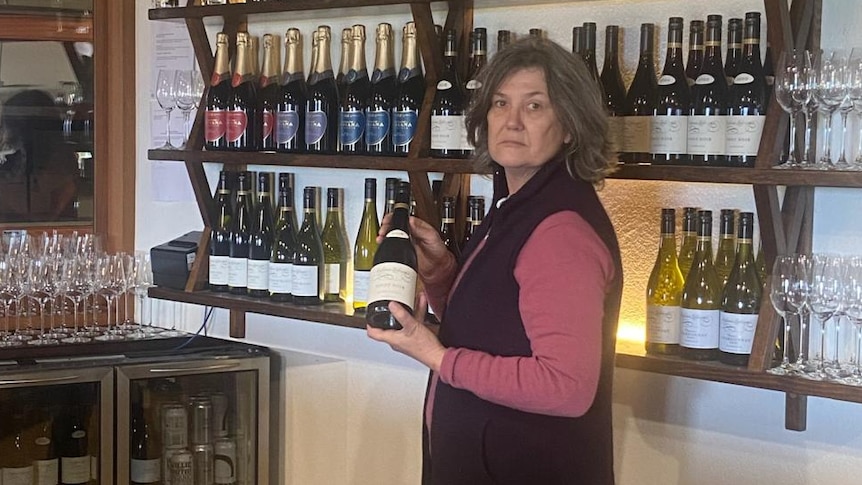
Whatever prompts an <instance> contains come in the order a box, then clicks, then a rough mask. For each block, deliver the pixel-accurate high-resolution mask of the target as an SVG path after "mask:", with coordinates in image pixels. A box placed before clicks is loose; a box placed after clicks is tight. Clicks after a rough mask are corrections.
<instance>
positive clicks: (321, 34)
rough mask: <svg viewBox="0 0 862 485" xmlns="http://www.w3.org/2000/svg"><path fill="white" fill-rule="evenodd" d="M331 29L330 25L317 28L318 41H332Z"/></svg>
mask: <svg viewBox="0 0 862 485" xmlns="http://www.w3.org/2000/svg"><path fill="white" fill-rule="evenodd" d="M330 32H331V29H330V28H329V26H328V25H321V26H319V27H317V40H318V41H319V42H320V41H324V40H326V41H328V40H330V39H332V34H331V33H330Z"/></svg>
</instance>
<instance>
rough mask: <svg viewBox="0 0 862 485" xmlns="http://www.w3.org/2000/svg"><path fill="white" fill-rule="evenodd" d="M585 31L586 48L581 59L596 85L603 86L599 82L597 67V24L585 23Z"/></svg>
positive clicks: (584, 47)
mask: <svg viewBox="0 0 862 485" xmlns="http://www.w3.org/2000/svg"><path fill="white" fill-rule="evenodd" d="M583 29H584V30H583V35H584V46H583V51H582V52H581V57H582V58H583V59H584V63H585V64H586V65H587V71H589V72H590V76H592V77H593V79H594V80H595V81H596V83H599V84H601V83H600V80H599V69H598V67H596V23H595V22H584V25H583Z"/></svg>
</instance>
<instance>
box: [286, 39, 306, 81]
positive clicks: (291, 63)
mask: <svg viewBox="0 0 862 485" xmlns="http://www.w3.org/2000/svg"><path fill="white" fill-rule="evenodd" d="M284 49H285V54H284V71H283V72H282V73H283V74H284V77H285V79H287V78H288V77H290V76H293V75H295V74H297V73H298V74H300V75H302V74H304V69H303V65H302V36H301V34H300V33H299V30H298V29H290V30H288V31H287V34H286V35H285V39H284Z"/></svg>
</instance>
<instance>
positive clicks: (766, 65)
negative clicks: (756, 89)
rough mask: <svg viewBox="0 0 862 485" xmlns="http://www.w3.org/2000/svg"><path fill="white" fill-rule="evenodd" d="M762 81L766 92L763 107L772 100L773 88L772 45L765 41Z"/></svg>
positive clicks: (767, 106)
mask: <svg viewBox="0 0 862 485" xmlns="http://www.w3.org/2000/svg"><path fill="white" fill-rule="evenodd" d="M763 81H764V82H765V83H766V93H765V98H764V105H763V109H764V111H766V110H767V109H768V108H769V103H770V102H771V101H772V93H773V90H774V88H775V60H774V59H773V58H772V45H770V44H769V41H767V42H766V55H765V56H764V57H763Z"/></svg>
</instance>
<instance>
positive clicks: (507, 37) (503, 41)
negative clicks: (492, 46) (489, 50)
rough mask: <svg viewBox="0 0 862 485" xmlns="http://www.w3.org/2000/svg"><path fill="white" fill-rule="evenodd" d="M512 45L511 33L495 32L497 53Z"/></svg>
mask: <svg viewBox="0 0 862 485" xmlns="http://www.w3.org/2000/svg"><path fill="white" fill-rule="evenodd" d="M511 43H512V32H511V31H508V30H498V31H497V52H500V51H501V50H503V49H505V48H506V46H508V45H509V44H511Z"/></svg>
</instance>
